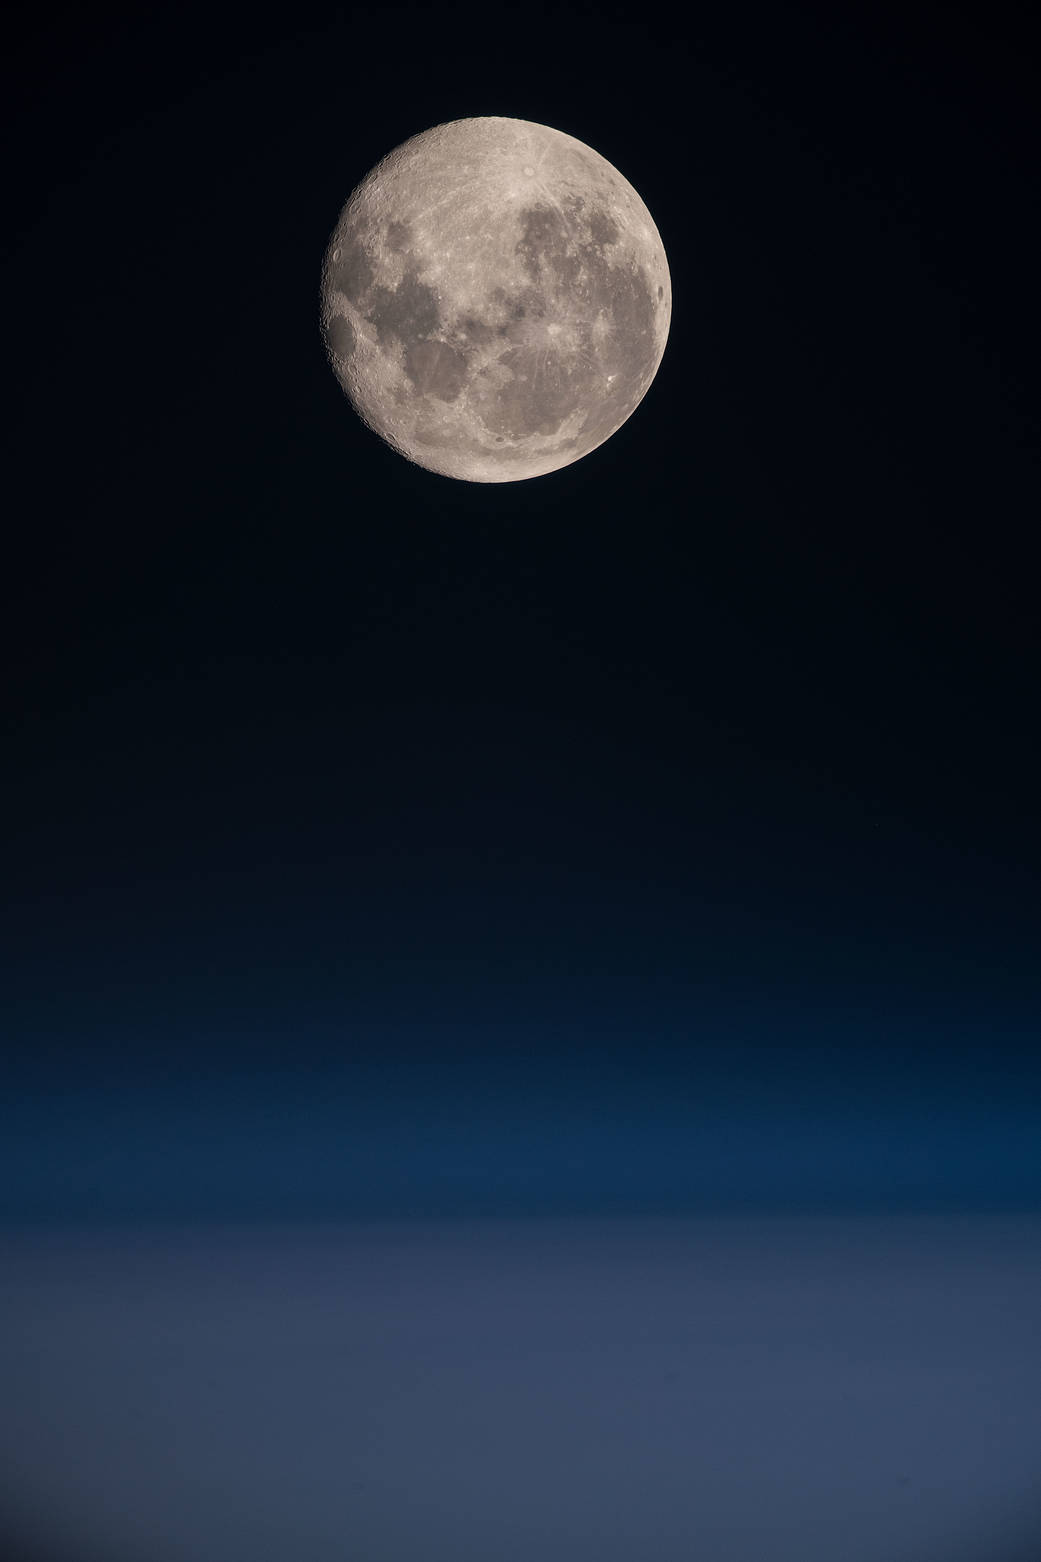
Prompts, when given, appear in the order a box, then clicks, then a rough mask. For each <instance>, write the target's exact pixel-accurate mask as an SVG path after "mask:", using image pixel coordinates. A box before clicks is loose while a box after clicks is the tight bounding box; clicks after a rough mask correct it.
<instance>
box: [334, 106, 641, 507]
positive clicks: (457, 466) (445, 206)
mask: <svg viewBox="0 0 1041 1562" xmlns="http://www.w3.org/2000/svg"><path fill="white" fill-rule="evenodd" d="M671 314H672V287H671V282H670V277H669V267H668V262H667V260H666V258H665V249H664V246H663V245H662V241H661V237H660V235H659V233H658V230H657V228H656V227H655V225H654V221H653V219H652V217H651V214H650V212H649V211H648V210H647V207H646V206H645V205H644V203H643V201H642V200H641V199H640V197H639V195H638V194H637V193H636V191H635V190H634V189H633V187H632V185H631V184H629V182H628V181H627V180H626V179H625V178H623V176H622V175H621V174H620V173H619V172H618V170H617V169H616V168H614V167H613V166H612V165H611V164H610V163H609V162H608V161H607V160H606V158H603V157H601V156H600V154H599V153H598V152H594V151H593V150H592V148H591V147H588V146H586V145H585V144H584V143H583V142H581V141H577V140H576V139H575V138H574V136H569V135H567V134H565V133H564V132H563V131H561V130H552V129H550V128H549V126H547V125H539V124H535V123H533V122H532V121H531V120H526V119H503V118H497V117H489V118H478V119H456V120H451V121H449V122H448V123H447V124H443V125H435V126H434V127H433V129H431V130H426V131H424V132H423V133H422V134H421V135H416V136H413V137H412V138H411V139H410V140H408V141H405V142H404V143H403V144H402V145H401V146H399V147H397V148H396V149H395V150H394V151H393V152H390V153H389V154H388V155H387V156H386V157H385V158H383V160H382V161H381V162H379V163H378V164H377V165H376V167H375V168H373V170H372V171H371V173H369V174H368V175H367V176H366V177H365V178H364V179H363V180H362V182H361V184H360V185H358V187H357V189H356V190H355V191H354V193H353V194H352V195H351V197H350V199H349V200H348V202H347V204H346V206H345V207H344V209H343V211H342V213H341V215H340V218H339V221H338V222H337V224H336V227H335V229H334V231H333V234H332V237H331V238H330V240H329V244H328V247H327V249H326V252H325V258H324V262H323V266H322V284H321V325H322V338H323V342H324V345H325V350H326V354H327V356H328V359H329V362H330V364H331V366H332V369H333V372H334V374H335V375H336V377H337V379H338V380H339V382H340V385H341V386H342V387H343V389H344V391H345V392H346V394H347V396H348V398H349V400H350V402H351V405H352V406H353V408H354V410H355V411H356V412H357V413H358V414H359V416H360V417H361V418H362V420H363V422H364V423H365V424H367V426H368V427H369V428H370V429H372V430H373V431H374V432H375V433H376V434H378V435H379V436H380V437H381V438H382V439H384V440H386V442H387V443H388V444H389V445H391V446H392V447H393V449H395V450H396V451H398V452H399V453H400V454H401V455H403V456H405V457H406V458H407V459H408V460H409V461H413V462H416V463H417V464H418V465H419V466H422V467H425V468H426V469H427V470H428V471H430V472H437V473H440V474H441V475H442V476H445V477H453V478H459V479H461V480H462V481H464V482H470V483H513V482H519V481H522V480H523V479H526V478H530V477H541V476H543V475H544V474H545V473H547V472H554V471H557V470H558V469H559V468H561V467H565V466H569V465H570V464H571V463H572V462H574V461H578V460H580V459H581V457H582V456H586V455H588V454H589V453H590V451H593V450H596V449H597V447H598V446H599V445H602V444H603V443H604V442H605V440H608V439H610V437H611V435H612V434H614V433H616V432H617V430H618V429H619V428H620V427H621V426H622V424H623V423H624V422H625V421H626V419H627V418H629V417H630V416H631V414H632V413H633V412H634V411H635V409H636V407H637V406H638V405H639V403H640V402H641V401H642V399H643V397H644V396H645V395H646V394H647V391H648V389H649V388H650V385H651V382H652V380H653V379H654V376H655V374H656V373H657V371H658V366H659V364H660V363H661V360H662V355H663V353H664V351H665V343H666V340H667V338H668V334H669V321H670V318H671Z"/></svg>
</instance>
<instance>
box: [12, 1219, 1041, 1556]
mask: <svg viewBox="0 0 1041 1562" xmlns="http://www.w3.org/2000/svg"><path fill="white" fill-rule="evenodd" d="M0 1249H2V1250H0V1277H2V1278H0V1383H2V1392H0V1465H2V1473H0V1482H2V1503H3V1515H2V1518H0V1541H3V1543H4V1546H5V1547H6V1549H5V1551H4V1554H5V1555H12V1556H15V1557H21V1556H22V1555H25V1556H26V1557H28V1556H30V1555H32V1556H40V1557H43V1558H46V1562H94V1559H95V1558H96V1559H99V1562H239V1559H241V1562H355V1559H357V1562H557V1559H560V1562H586V1559H588V1562H695V1559H698V1562H702V1559H703V1562H789V1559H790V1562H1008V1559H1016V1562H1028V1559H1032V1558H1036V1557H1037V1556H1041V1220H1037V1219H1030V1218H1023V1217H1016V1218H1011V1217H1009V1218H1000V1219H999V1218H992V1217H980V1216H974V1217H966V1218H965V1219H957V1218H950V1217H946V1218H942V1219H941V1218H932V1217H911V1216H904V1217H900V1218H895V1219H889V1220H887V1219H882V1218H867V1217H859V1218H854V1219H849V1220H841V1219H837V1218H828V1219H824V1218H819V1219H801V1220H800V1219H788V1218H771V1219H752V1218H749V1219H744V1220H742V1219H730V1218H727V1219H692V1220H681V1219H677V1220H614V1221H572V1222H567V1221H530V1222H523V1221H518V1222H514V1223H510V1222H469V1223H467V1222H455V1223H450V1224H449V1223H446V1224H426V1225H405V1224H402V1225H396V1226H395V1225H386V1226H379V1227H377V1226H369V1227H365V1226H356V1227H341V1228H336V1229H333V1228H327V1229H323V1230H317V1229H312V1230H308V1229H305V1228H299V1229H290V1228H284V1229H278V1230H275V1229H271V1228H265V1229H254V1230H248V1229H237V1230H227V1229H226V1230H219V1231H218V1230H202V1229H199V1230H193V1231H180V1232H176V1233H175V1232H169V1231H166V1232H162V1231H159V1230H158V1229H156V1230H152V1231H137V1232H136V1233H128V1232H123V1233H115V1232H113V1233H110V1234H108V1235H107V1236H102V1235H99V1234H97V1233H94V1234H88V1233H81V1234H79V1235H77V1236H61V1235H59V1234H55V1233H51V1234H49V1235H43V1234H37V1235H32V1234H29V1235H23V1236H20V1237H18V1238H15V1237H7V1238H5V1239H4V1240H3V1243H2V1244H0ZM34 1547H35V1548H36V1549H35V1550H34V1549H33V1548H34ZM19 1548H21V1549H19Z"/></svg>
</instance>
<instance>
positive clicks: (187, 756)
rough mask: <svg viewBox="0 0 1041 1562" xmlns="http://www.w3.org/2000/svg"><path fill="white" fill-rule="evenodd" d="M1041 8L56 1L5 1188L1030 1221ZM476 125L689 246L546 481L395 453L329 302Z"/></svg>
mask: <svg viewBox="0 0 1041 1562" xmlns="http://www.w3.org/2000/svg"><path fill="white" fill-rule="evenodd" d="M1036 45H1037V38H1036V35H1035V34H1034V33H1033V32H1028V30H1027V28H1026V25H1025V24H1024V23H1023V22H1022V21H1013V20H1012V19H1011V13H1008V14H1003V13H1001V12H1000V11H997V10H995V9H994V8H993V7H986V8H984V7H979V8H975V9H967V8H955V9H951V8H950V7H943V8H941V7H936V8H921V7H919V8H916V7H899V8H896V7H893V8H879V7H866V6H864V7H861V6H845V7H842V8H836V7H825V6H812V5H794V6H787V7H785V6H780V7H775V6H763V7H761V8H757V7H755V6H745V7H729V8H726V9H725V10H724V9H723V8H711V9H705V10H701V9H699V8H698V7H696V6H695V7H693V8H692V9H691V11H690V12H689V14H687V15H686V17H685V19H684V18H683V17H682V16H680V17H677V16H673V15H672V14H671V13H667V12H666V11H665V10H664V9H663V8H655V7H652V6H648V7H640V8H636V7H633V8H627V7H626V8H623V7H611V6H607V7H605V6H603V5H598V6H595V7H593V6H589V7H571V8H569V9H566V10H564V11H553V12H546V13H541V12H535V11H532V10H530V9H528V8H525V9H523V10H521V9H511V8H509V7H495V8H487V9H484V10H474V9H470V10H464V9H458V10H452V9H450V8H449V9H447V10H446V8H445V7H441V6H439V7H421V8H419V9H416V10H409V9H406V8H400V7H394V6H383V7H380V8H378V9H373V10H371V11H354V10H351V9H349V8H346V9H341V10H339V11H338V12H337V11H335V10H333V11H329V12H326V13H323V14H318V13H315V12H310V11H308V9H307V8H306V7H300V6H297V7H285V8H283V9H281V10H266V9H264V8H250V9H248V10H246V9H243V10H241V11H238V12H235V11H232V10H231V9H221V8H207V9H206V10H201V9H200V10H193V9H191V8H187V9H185V8H178V9H177V10H176V11H170V12H163V11H161V10H152V9H151V8H149V9H147V11H146V10H144V9H143V8H131V9H126V10H121V9H118V8H104V7H95V8H94V9H93V10H86V11H75V12H60V11H59V12H53V11H48V13H47V14H46V17H44V16H43V15H42V13H36V12H33V13H30V14H27V16H26V18H25V19H24V20H23V21H22V22H21V23H20V24H19V26H18V28H17V29H16V31H15V33H14V35H13V40H12V48H11V51H10V54H9V58H8V60H7V64H6V66H5V71H6V79H5V84H4V90H3V93H2V98H3V103H4V115H5V118H6V121H7V123H6V126H5V143H6V144H7V146H8V148H9V151H10V153H11V164H12V166H11V170H10V174H9V179H8V187H9V195H8V200H7V203H6V204H7V208H8V215H9V217H11V218H12V219H13V221H12V232H11V236H10V242H9V243H8V244H7V246H6V251H5V259H4V281H3V293H4V298H5V301H6V310H7V328H6V333H5V336H6V362H7V376H6V378H7V385H8V389H9V392H10V395H11V410H10V412H9V414H8V417H7V420H6V430H7V433H8V436H9V450H8V454H7V457H6V461H5V484H4V486H5V490H6V493H7V496H8V504H7V505H6V506H5V508H6V510H7V514H8V533H7V542H6V545H5V564H4V569H3V592H4V600H3V612H2V621H3V627H4V633H5V636H6V640H7V649H6V652H5V662H4V666H5V678H4V693H3V701H4V731H5V737H4V756H3V765H2V774H3V782H2V785H3V792H4V797H5V802H4V845H3V863H4V868H3V875H2V879H3V891H2V893H3V936H2V943H0V993H2V1005H3V1017H2V1021H0V1023H2V1027H3V1031H4V1032H5V1034H6V1035H7V1037H8V1039H9V1044H8V1047H7V1057H8V1063H7V1071H8V1079H9V1084H10V1089H9V1090H8V1091H6V1092H5V1094H6V1095H7V1097H8V1101H9V1103H10V1111H11V1116H10V1123H11V1132H10V1133H8V1134H7V1138H6V1143H7V1146H8V1148H7V1150H6V1151H3V1152H0V1155H6V1156H7V1157H8V1162H7V1165H8V1170H7V1173H6V1174H5V1188H4V1194H3V1198H4V1206H3V1208H4V1212H5V1214H6V1216H7V1217H8V1218H22V1217H23V1216H26V1215H29V1216H44V1215H47V1216H51V1215H68V1214H75V1215H77V1216H81V1217H88V1218H93V1217H94V1216H99V1217H100V1216H103V1215H108V1214H113V1213H116V1214H118V1213H122V1212H125V1211H130V1212H133V1213H137V1214H141V1213H147V1214H162V1213H163V1212H166V1211H173V1212H177V1211H182V1212H183V1211H184V1210H187V1211H188V1212H190V1213H193V1214H199V1213H200V1212H205V1211H208V1210H216V1211H218V1212H224V1213H227V1212H239V1213H241V1212H243V1211H245V1212H259V1213H270V1212H271V1211H272V1210H276V1211H285V1210H289V1211H291V1212H300V1211H304V1212H315V1211H319V1212H324V1211H326V1210H334V1211H336V1210H341V1209H350V1210H355V1211H365V1210H368V1209H370V1208H372V1209H377V1208H378V1209H384V1208H395V1209H396V1208H399V1207H401V1208H408V1209H410V1210H425V1209H426V1208H427V1207H428V1206H429V1207H430V1208H437V1209H438V1210H445V1209H447V1210H449V1211H453V1210H456V1209H472V1208H480V1209H482V1210H484V1209H492V1210H498V1209H529V1208H530V1209H541V1208H547V1209H549V1208H552V1209H558V1208H571V1207H576V1208H587V1207H589V1208H596V1209H605V1208H606V1209H609V1210H610V1209H615V1208H619V1209H622V1208H624V1209H631V1208H638V1209H642V1208H673V1207H677V1206H682V1207H698V1206H699V1205H701V1204H703V1203H706V1202H707V1203H708V1204H711V1205H716V1204H725V1205H729V1204H732V1203H737V1204H741V1205H744V1204H762V1203H766V1204H769V1203H770V1202H771V1201H773V1200H776V1199H779V1200H780V1201H781V1202H782V1203H785V1204H794V1205H800V1206H801V1205H803V1204H814V1203H816V1202H821V1201H823V1202H829V1201H830V1200H833V1199H834V1200H838V1201H839V1202H840V1203H841V1202H843V1201H845V1202H847V1203H851V1204H857V1203H858V1202H866V1203H876V1204H877V1203H881V1204H883V1205H885V1206H887V1207H889V1206H906V1205H920V1204H932V1203H941V1204H950V1203H952V1202H953V1203H954V1204H956V1205H962V1204H964V1205H974V1206H975V1205H1001V1206H1003V1207H1004V1206H1007V1205H1022V1204H1027V1205H1036V1204H1037V1203H1038V1201H1041V1162H1039V1158H1038V1154H1037V1149H1036V1144H1037V1127H1038V1121H1039V1114H1041V1097H1039V1086H1041V1067H1039V1064H1038V1052H1037V1046H1036V1037H1037V1027H1038V1018H1039V998H1041V975H1039V973H1041V964H1039V960H1038V948H1039V933H1041V917H1039V896H1038V884H1039V877H1038V870H1039V867H1041V832H1039V828H1038V818H1039V816H1038V806H1037V798H1038V796H1041V786H1039V781H1041V775H1039V770H1041V766H1039V764H1038V757H1039V755H1038V740H1037V690H1038V673H1039V668H1041V659H1039V654H1038V653H1039V629H1038V615H1037V573H1036V568H1035V546H1036V545H1035V531H1036V524H1037V516H1038V513H1039V503H1038V501H1039V497H1041V493H1039V489H1041V483H1039V456H1038V437H1037V435H1038V412H1039V404H1038V403H1039V398H1038V380H1037V354H1038V332H1037V325H1038V306H1037V292H1038V289H1037V276H1038V275H1039V274H1041V267H1039V261H1041V243H1039V237H1041V235H1039V231H1038V226H1039V219H1038V201H1037V167H1038V100H1039V94H1038V90H1037V89H1038V71H1037V64H1038V54H1037V47H1036ZM474 114H505V115H510V116H516V117H519V118H527V119H533V120H538V121H541V122H544V123H546V124H549V125H552V126H555V127H556V128H558V129H561V130H564V131H567V132H568V133H570V134H572V135H575V136H577V137H578V138H579V139H581V140H583V141H585V142H587V143H589V144H590V145H592V146H593V147H595V148H596V149H597V150H598V151H599V152H601V153H602V154H603V155H604V156H605V157H607V158H608V159H609V160H610V161H611V162H613V163H614V164H615V165H616V166H617V167H618V168H619V169H620V170H621V171H622V173H623V174H625V176H626V177H627V178H628V179H629V180H630V181H631V182H632V183H633V184H634V185H635V187H636V188H637V189H638V190H639V192H640V194H641V195H642V196H643V198H644V200H645V201H646V203H647V205H648V207H649V208H650V210H651V213H652V214H653V216H654V218H655V220H656V222H657V225H658V227H659V230H660V232H661V234H662V238H663V241H664V244H665V247H666V251H667V254H668V256H669V261H670V266H671V269H672V276H673V286H674V295H675V302H674V315H673V323H672V333H671V337H670V342H669V346H668V348H667V351H666V356H665V359H664V361H663V364H662V367H661V369H660V371H659V374H658V376H657V379H656V381H655V383H654V385H653V386H652V388H651V391H650V392H649V394H648V395H647V397H646V399H645V401H644V402H643V403H642V404H641V406H640V407H639V408H638V410H637V412H636V413H635V414H634V416H633V417H632V419H631V420H630V421H629V422H628V423H627V424H626V425H625V426H624V427H623V429H622V430H621V431H620V432H619V433H618V434H617V435H616V436H615V437H614V438H613V439H611V440H610V441H609V442H608V443H607V444H606V445H605V446H603V447H602V448H601V449H599V450H598V451H596V452H595V453H594V454H593V455H591V456H589V457H587V458H586V459H585V460H583V461H581V462H579V463H577V464H576V465H575V466H573V467H571V468H569V469H567V470H565V471H563V472H560V473H556V474H553V475H551V476H548V477H545V478H540V479H537V480H534V481H531V482H528V483H518V484H508V485H470V484H464V483H458V482H453V481H451V480H448V479H443V478H439V477H435V476H432V475H431V474H429V473H426V472H424V471H422V470H420V469H418V468H415V467H412V466H410V465H408V464H407V463H406V462H404V461H403V460H401V459H400V458H399V457H398V456H396V455H394V454H393V453H392V452H391V451H389V450H388V449H387V448H385V447H384V446H383V445H381V444H380V442H379V441H378V440H377V439H375V438H374V437H373V436H372V435H371V434H369V433H368V432H367V431H366V430H365V429H364V428H363V427H362V425H361V424H360V423H359V422H358V421H357V420H356V419H355V418H354V416H353V415H352V413H351V412H350V410H349V407H348V405H347V403H346V402H345V400H344V399H343V397H342V395H341V393H340V391H339V389H338V387H337V385H336V382H335V380H334V378H333V376H332V375H331V373H330V372H329V370H328V368H327V366H326V364H325V361H324V359H323V354H322V349H321V343H320V340H319V334H318V319H317V309H318V303H317V288H318V272H319V266H320V262H321V256H322V251H323V248H324V245H325V242H326V239H327V236H328V234H329V232H330V230H331V228H332V226H333V223H334V222H335V219H336V217H337V214H338V212H339V210H340V207H341V205H342V203H343V202H344V200H345V199H346V197H347V195H348V194H349V192H350V190H351V188H352V187H353V186H354V185H355V184H356V183H357V182H358V180H359V179H360V178H362V177H363V176H364V174H365V173H366V172H367V171H368V170H369V169H370V168H371V166H372V165H373V164H374V163H375V162H376V161H377V159H378V158H379V157H381V156H382V155H383V154H384V153H385V152H387V151H389V150H390V149H391V148H392V147H394V146H396V145H397V144H398V143H400V142H401V141H402V140H404V139H406V138H407V137H408V136H410V135H412V134H414V133H416V132H417V131H420V130H423V129H425V128H427V127H428V126H430V125H432V124H435V123H438V122H439V121H443V120H447V119H454V118H460V117H465V116H469V115H474ZM721 1124H722V1125H725V1127H724V1128H721V1126H720V1125H721ZM366 1133H368V1135H369V1138H368V1139H366V1137H365V1136H366ZM713 1136H715V1137H713ZM359 1144H363V1150H359V1149H358V1145H359ZM793 1144H795V1145H798V1146H802V1147H803V1149H802V1150H801V1151H800V1152H799V1153H795V1152H794V1151H793V1149H792V1146H793ZM807 1144H808V1145H810V1146H811V1149H810V1150H809V1151H807V1150H806V1149H805V1146H806V1145H807ZM364 1145H367V1146H368V1148H367V1149H366V1148H364ZM706 1146H707V1147H706ZM12 1147H13V1148H12ZM157 1147H158V1148H157ZM359 1157H360V1158H359ZM366 1157H368V1158H366Z"/></svg>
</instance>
